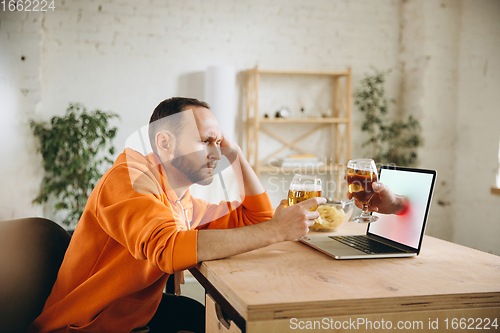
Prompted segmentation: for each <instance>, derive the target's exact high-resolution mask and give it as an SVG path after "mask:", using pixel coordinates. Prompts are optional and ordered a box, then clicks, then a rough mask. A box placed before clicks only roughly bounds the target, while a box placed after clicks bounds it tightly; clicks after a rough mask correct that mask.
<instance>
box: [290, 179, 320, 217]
mask: <svg viewBox="0 0 500 333" xmlns="http://www.w3.org/2000/svg"><path fill="white" fill-rule="evenodd" d="M320 196H321V179H320V178H318V177H314V176H308V175H298V174H297V175H295V176H294V177H293V180H292V183H291V184H290V190H289V191H288V204H289V205H290V206H292V205H295V204H298V203H299V202H302V201H304V200H307V199H310V198H315V197H320ZM316 208H318V206H317V205H316V206H314V207H311V208H310V209H309V210H311V211H313V210H316Z"/></svg>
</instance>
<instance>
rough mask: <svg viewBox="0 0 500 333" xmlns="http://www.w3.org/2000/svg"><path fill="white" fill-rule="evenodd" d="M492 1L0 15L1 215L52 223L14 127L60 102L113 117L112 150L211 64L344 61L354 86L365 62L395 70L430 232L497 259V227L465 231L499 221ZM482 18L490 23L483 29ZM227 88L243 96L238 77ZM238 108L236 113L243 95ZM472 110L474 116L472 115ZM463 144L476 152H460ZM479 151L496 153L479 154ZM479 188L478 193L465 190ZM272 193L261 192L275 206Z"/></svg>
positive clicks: (339, 65) (359, 0)
mask: <svg viewBox="0 0 500 333" xmlns="http://www.w3.org/2000/svg"><path fill="white" fill-rule="evenodd" d="M472 3H474V4H475V5H473V4H472ZM498 3H499V2H498V1H495V0H490V1H486V0H482V1H476V2H473V1H465V0H464V1H452V0H446V1H437V0H428V1H418V0H408V1H397V0H386V1H369V0H356V1H329V0H324V1H314V2H312V1H301V0H294V1H290V0H277V1H264V0H257V1H223V0H220V1H217V0H210V1H132V0H120V1H116V0H114V1H113V0H108V1H105V0H102V1H98V0H96V1H76V0H74V1H69V0H65V1H56V10H55V11H54V12H47V13H43V14H42V13H11V12H0V70H1V72H0V74H1V75H0V87H1V89H2V90H1V92H0V93H1V95H0V96H1V97H2V102H1V104H0V108H1V109H0V111H1V114H2V119H3V120H2V122H1V123H0V127H1V128H0V130H1V134H0V135H2V136H1V139H2V142H1V143H0V147H1V152H0V154H1V155H0V156H2V161H8V162H4V163H2V165H1V166H0V172H1V173H0V182H1V184H2V187H1V188H0V219H9V218H17V217H24V216H33V215H42V214H44V215H45V216H52V215H51V212H50V211H49V210H48V209H46V210H45V211H42V209H41V208H40V207H39V206H36V205H32V204H31V203H30V202H31V200H32V199H33V198H34V197H35V196H36V193H37V190H38V187H39V183H40V180H41V177H42V172H41V170H40V169H41V167H40V158H39V157H38V156H37V155H36V154H35V147H36V146H35V142H34V140H33V138H32V136H31V134H30V132H29V129H28V128H27V126H26V121H27V119H28V118H30V117H34V118H35V119H39V120H40V119H43V120H47V119H49V118H50V117H52V116H53V115H55V114H62V113H64V110H65V108H66V107H67V105H68V103H69V102H82V103H84V104H85V105H86V106H87V107H89V108H101V109H104V110H111V111H114V112H117V113H119V114H120V116H121V118H122V120H121V122H120V123H119V126H120V130H119V132H118V137H117V138H116V141H115V145H116V146H117V148H118V151H120V150H121V149H122V148H123V145H124V142H125V139H126V138H127V137H128V135H130V134H131V133H132V132H133V131H135V130H137V129H138V128H139V127H140V126H142V125H145V124H146V123H147V121H148V119H149V116H150V114H151V112H152V110H153V109H154V107H155V106H156V105H157V104H158V103H159V102H160V101H161V100H163V99H165V98H168V97H171V96H176V95H183V96H192V97H198V98H203V93H204V87H203V71H204V70H205V69H206V68H207V67H209V66H214V65H231V66H233V67H235V68H236V69H237V70H238V71H242V70H245V69H248V68H251V67H254V66H255V65H257V64H258V65H259V66H260V67H262V68H270V69H302V70H336V69H344V68H346V67H348V66H350V67H352V68H353V82H354V84H355V85H356V83H357V82H359V80H360V79H361V78H362V77H363V75H364V73H365V72H367V71H369V68H370V66H375V67H377V68H379V69H388V68H392V69H394V71H393V73H392V74H391V75H390V76H389V81H388V89H387V90H388V94H389V96H392V97H395V98H397V99H398V106H399V107H400V112H401V113H406V112H412V113H413V114H415V115H416V116H417V117H418V118H419V119H421V121H422V124H423V126H424V135H425V146H424V147H423V148H422V149H421V150H420V152H421V166H422V167H432V168H437V169H438V172H439V184H438V186H437V189H436V196H435V200H434V205H433V207H432V215H431V220H430V222H429V233H430V234H433V235H436V236H438V237H441V238H445V239H449V240H455V241H459V242H460V243H463V244H467V245H469V246H474V247H477V248H480V249H483V250H486V251H493V252H494V253H498V254H500V248H499V247H498V245H493V244H494V242H495V240H496V239H497V238H498V228H497V229H495V230H496V234H494V233H488V232H486V233H484V232H483V233H480V232H477V234H475V233H471V232H470V231H469V230H468V228H470V226H471V224H470V223H468V221H469V220H470V219H471V217H474V218H473V220H475V221H476V223H475V226H476V229H474V230H490V229H491V228H494V225H495V224H497V222H498V218H496V220H495V216H499V213H500V212H499V211H498V209H500V208H499V207H500V205H499V203H500V202H499V201H500V197H498V196H497V197H494V196H492V195H490V194H489V186H490V185H486V184H493V183H494V176H493V177H490V175H489V174H488V172H493V171H492V170H493V169H494V168H495V167H497V162H495V158H496V154H497V152H498V137H499V135H500V130H499V129H498V127H499V126H498V107H497V105H499V104H500V103H499V102H500V101H499V99H498V98H499V97H498V94H495V91H498V82H499V80H498V59H500V57H499V56H498V55H499V45H498V40H499V38H498V23H497V22H496V21H495V19H494V18H495V15H496V17H499V15H498V14H500V11H499V9H498ZM482 12H484V13H485V14H487V15H486V17H490V19H485V20H482V19H481V17H482ZM22 55H24V56H25V57H26V60H25V61H21V56H22ZM486 59H487V60H488V65H487V74H486V75H483V74H482V73H483V72H482V70H479V71H476V70H472V69H471V68H472V67H473V66H471V64H475V65H477V66H480V67H481V66H482V67H481V69H482V68H483V67H484V60H486ZM238 84H239V88H240V91H241V88H242V86H241V85H242V75H239V76H238ZM477 96H481V98H477ZM238 100H239V105H240V112H242V111H243V110H242V108H241V106H242V102H243V101H242V96H241V95H240V96H239V98H238ZM4 101H6V102H4ZM470 108H474V109H475V110H477V112H482V113H481V115H482V117H476V118H474V119H473V120H472V119H470V117H469V111H468V110H469V109H470ZM394 112H396V111H394ZM354 117H355V118H354V123H355V124H354V144H355V147H354V155H355V156H360V155H362V154H363V153H362V150H361V149H360V148H359V144H360V143H361V142H362V139H361V137H360V130H359V124H360V122H361V117H360V115H359V113H356V112H355V115H354ZM495 117H496V118H495ZM485 119H489V120H491V121H486V120H485ZM493 120H495V121H496V124H495V122H494V121H493ZM239 125H240V127H239V129H240V133H239V138H240V140H241V138H242V132H241V130H242V128H243V127H242V126H241V124H239ZM483 125H484V126H490V127H491V129H490V130H489V131H485V130H483V129H482V126H483ZM464 127H467V129H466V130H464ZM485 132H488V133H485ZM483 136H484V140H483V141H478V140H476V139H475V138H479V137H481V138H483ZM493 137H496V138H495V139H494V140H493V139H492V138H493ZM471 142H472V143H475V144H474V147H475V148H474V149H468V145H470V144H471ZM491 151H495V152H496V153H493V155H491V156H490V155H489V154H490V152H491ZM458 153H460V154H458ZM487 158H488V159H489V162H488V165H487V166H485V169H484V170H486V171H485V172H486V175H487V176H485V177H483V178H481V177H479V176H477V175H474V176H473V177H471V178H469V177H463V175H464V174H471V173H473V171H474V170H477V169H476V168H477V166H476V164H475V163H477V162H475V161H477V160H483V159H484V160H485V159H487ZM467 161H468V162H467ZM457 162H460V163H458V164H457ZM477 174H479V173H477ZM489 178H492V179H491V180H490V179H489ZM263 179H264V180H266V177H264V178H263ZM479 180H482V181H484V184H482V185H481V188H479V187H474V186H472V184H475V185H477V184H479V183H480V182H478V181H479ZM469 181H470V182H471V184H469V183H464V182H469ZM443 182H444V183H443ZM266 186H268V185H266ZM458 186H470V187H468V191H466V192H467V195H464V196H460V197H458V196H457V197H456V196H455V194H458V192H457V191H456V188H458ZM478 186H479V185H478ZM268 187H269V186H268ZM463 192H464V191H460V193H463ZM283 195H284V193H271V196H272V198H273V203H275V204H276V203H277V202H278V201H279V198H281V197H282V196H283ZM439 202H441V203H442V204H439ZM465 202H467V203H469V202H471V203H473V205H474V207H475V208H474V209H470V208H468V207H467V206H468V205H465ZM466 211H467V212H466ZM476 214H477V215H476ZM494 246H496V247H494Z"/></svg>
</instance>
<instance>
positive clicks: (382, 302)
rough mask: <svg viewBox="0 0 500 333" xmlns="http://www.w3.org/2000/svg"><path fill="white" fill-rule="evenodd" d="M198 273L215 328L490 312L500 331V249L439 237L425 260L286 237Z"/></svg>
mask: <svg viewBox="0 0 500 333" xmlns="http://www.w3.org/2000/svg"><path fill="white" fill-rule="evenodd" d="M365 230H366V226H365V225H358V224H355V223H353V222H349V223H347V224H345V225H344V226H342V228H341V229H340V230H339V231H338V232H336V234H360V233H364V231H365ZM191 273H192V274H193V275H194V276H195V277H196V279H197V280H198V281H199V282H200V283H201V285H202V286H203V287H205V290H206V292H207V295H206V311H207V332H240V331H242V332H245V331H246V332H290V331H301V330H300V328H304V330H305V329H307V328H314V327H315V328H316V331H321V330H322V329H325V330H323V331H325V332H326V331H328V330H329V331H332V330H334V331H358V332H372V331H373V332H383V331H387V329H391V328H392V330H395V331H396V330H397V328H400V329H401V330H406V331H421V332H425V331H429V330H431V329H432V331H434V332H446V331H450V332H458V331H461V329H460V327H462V328H463V327H469V328H472V327H473V328H475V329H478V328H483V329H485V328H486V325H487V321H488V319H489V321H490V324H489V327H490V330H489V331H488V332H495V331H496V332H498V331H500V326H498V327H496V328H495V327H494V326H492V324H493V325H494V324H495V322H494V320H495V319H496V324H497V325H500V257H498V256H495V255H492V254H488V253H485V252H480V251H477V250H474V249H470V248H467V247H464V246H460V245H457V244H453V243H449V242H446V241H442V240H439V239H436V238H433V237H430V236H425V237H424V240H423V245H422V250H421V252H420V255H419V256H418V257H415V258H399V259H369V260H335V259H333V258H330V257H328V256H326V255H324V254H322V253H320V252H317V251H315V250H314V249H312V248H310V247H308V246H306V245H304V244H302V243H299V242H284V243H278V244H274V245H271V246H268V247H265V248H261V249H258V250H254V251H251V252H248V253H244V254H240V255H237V256H233V257H230V258H227V259H222V260H214V261H208V262H203V263H201V264H200V265H198V266H197V267H195V268H193V269H191ZM370 323H371V324H370ZM315 325H316V326H315ZM370 325H371V329H370ZM389 325H391V327H389ZM464 325H465V326H464ZM410 326H411V329H408V328H409V327H410ZM436 326H437V328H438V329H435V328H436ZM377 327H378V328H377ZM384 327H385V328H386V329H383V328H384ZM429 327H430V328H431V329H430V328H429ZM446 328H448V330H446ZM337 329H338V330H337ZM356 329H357V330H356ZM309 331H314V330H309Z"/></svg>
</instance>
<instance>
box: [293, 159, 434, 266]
mask: <svg viewBox="0 0 500 333" xmlns="http://www.w3.org/2000/svg"><path fill="white" fill-rule="evenodd" d="M436 176H437V172H436V171H435V170H425V169H414V168H404V167H397V166H382V167H381V169H380V172H379V181H380V182H382V183H384V184H385V185H387V186H388V187H389V188H390V189H391V190H392V191H393V192H394V193H396V194H400V195H404V196H406V197H407V198H408V200H409V201H410V206H409V209H408V211H407V212H406V213H405V214H403V215H386V214H378V213H373V214H374V215H376V216H378V218H379V220H378V221H377V222H374V223H370V224H369V225H368V227H367V230H366V234H365V235H346V236H310V238H309V239H305V238H304V239H301V240H300V241H301V242H303V243H304V244H307V245H309V246H311V247H312V248H314V249H316V250H318V251H320V252H323V253H325V254H327V255H329V256H331V257H333V258H335V259H369V258H398V257H414V256H417V255H418V254H419V253H420V247H421V245H422V238H423V236H424V232H425V226H426V224H427V218H428V216H429V209H430V206H431V201H432V194H433V192H434V184H435V182H436Z"/></svg>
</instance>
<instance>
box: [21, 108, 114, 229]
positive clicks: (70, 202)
mask: <svg viewBox="0 0 500 333" xmlns="http://www.w3.org/2000/svg"><path fill="white" fill-rule="evenodd" d="M113 118H119V116H118V115H117V114H114V113H109V112H104V111H101V110H94V111H91V112H87V109H86V108H85V107H84V106H83V105H82V104H70V105H69V107H68V109H67V110H66V114H65V115H64V116H63V117H52V119H51V120H50V122H49V123H46V122H35V121H34V120H33V119H31V120H30V121H29V125H30V127H31V129H32V131H33V134H34V135H35V137H36V138H37V139H38V140H39V142H40V146H39V148H38V151H39V152H40V153H41V154H42V157H43V168H44V171H45V176H44V179H43V181H42V185H41V189H40V194H39V195H38V196H37V197H36V198H35V200H33V202H36V203H38V204H42V203H44V202H47V201H48V200H49V197H51V196H55V198H56V199H58V200H59V201H58V202H57V203H56V204H55V207H54V208H55V211H60V210H65V211H67V212H68V214H67V215H66V217H65V218H64V220H63V221H62V222H63V223H64V224H66V225H75V224H76V223H77V222H78V220H79V219H80V216H81V215H82V213H83V209H84V208H85V204H86V203H87V199H88V197H89V195H90V192H92V190H93V189H94V187H95V185H96V184H97V182H98V181H99V179H100V178H101V176H102V171H103V169H104V168H105V166H106V165H107V164H111V163H113V161H112V160H111V159H110V158H109V157H108V156H109V155H113V154H114V153H115V148H114V147H113V145H112V144H111V141H112V140H113V138H114V137H115V135H116V132H117V128H116V127H111V126H110V123H109V121H110V120H111V119H113ZM108 154H109V155H108Z"/></svg>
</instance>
